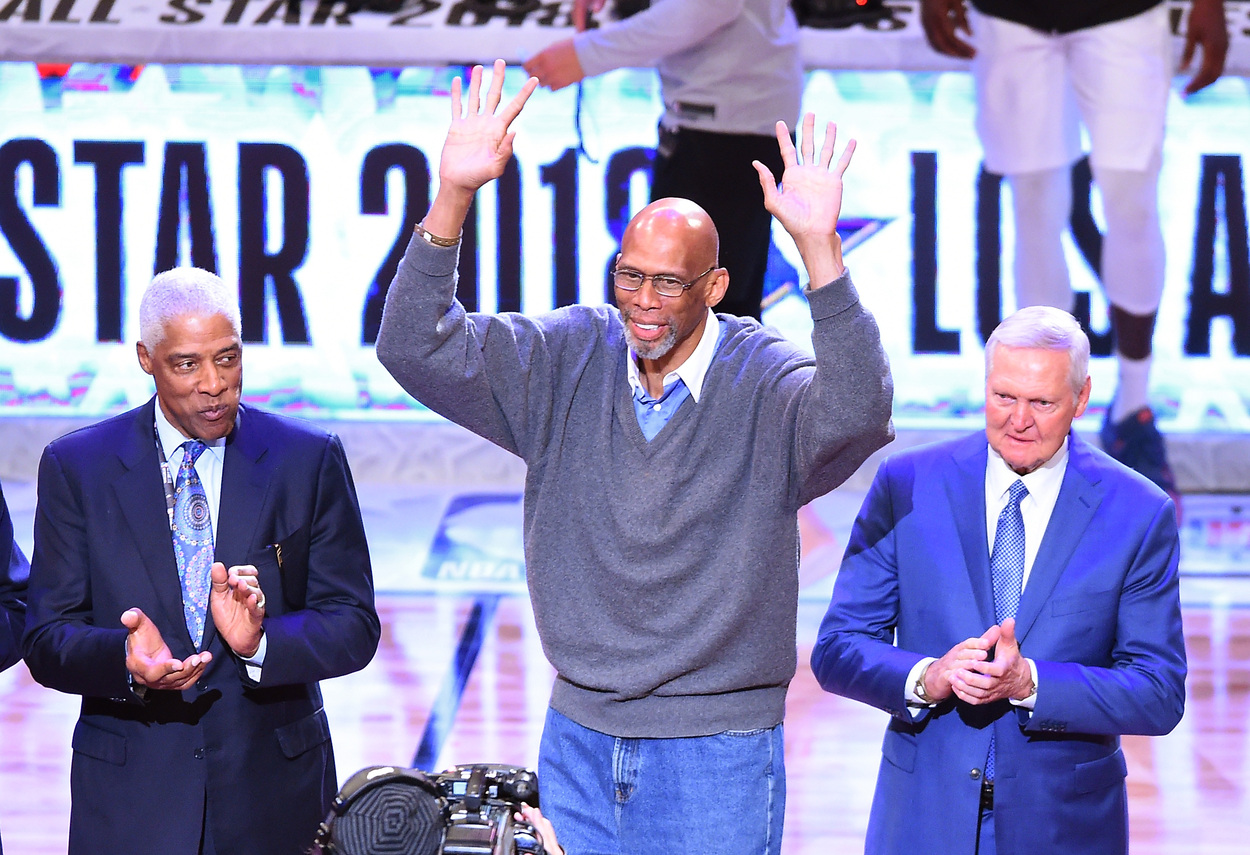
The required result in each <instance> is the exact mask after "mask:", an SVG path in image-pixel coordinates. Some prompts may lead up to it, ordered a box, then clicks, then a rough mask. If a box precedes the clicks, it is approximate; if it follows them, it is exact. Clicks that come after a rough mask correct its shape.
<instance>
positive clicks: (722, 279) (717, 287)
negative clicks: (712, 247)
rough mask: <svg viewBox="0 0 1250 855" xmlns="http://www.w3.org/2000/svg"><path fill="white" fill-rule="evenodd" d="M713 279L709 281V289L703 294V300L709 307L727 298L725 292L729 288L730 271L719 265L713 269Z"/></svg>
mask: <svg viewBox="0 0 1250 855" xmlns="http://www.w3.org/2000/svg"><path fill="white" fill-rule="evenodd" d="M713 274H715V275H713V276H712V280H711V281H710V282H708V285H707V290H706V291H705V292H704V294H703V302H704V304H705V305H707V307H708V308H709V309H711V308H714V307H715V306H716V305H717V304H718V303H720V301H721V300H723V299H725V292H726V291H728V290H729V271H728V270H726V269H725V268H723V267H718V268H716V270H714V271H713Z"/></svg>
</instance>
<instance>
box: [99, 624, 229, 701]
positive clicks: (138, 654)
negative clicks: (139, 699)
mask: <svg viewBox="0 0 1250 855" xmlns="http://www.w3.org/2000/svg"><path fill="white" fill-rule="evenodd" d="M121 621H122V626H124V627H126V629H128V630H129V631H130V634H129V635H127V636H126V670H128V671H129V672H130V673H131V674H133V675H134V680H135V682H136V683H138V684H139V685H141V686H147V687H148V688H149V689H175V690H176V689H185V688H187V687H189V686H192V685H194V684H195V681H196V680H198V679H200V677H201V675H203V673H204V668H205V667H206V666H207V665H208V663H209V662H211V661H212V658H213V654H211V653H209V652H208V651H204V652H203V653H196V654H193V655H192V656H190V657H188V658H187V659H186V660H185V661H184V660H179V659H175V658H174V657H173V654H171V653H170V652H169V645H167V644H166V643H165V639H164V638H162V637H161V631H160V629H158V628H157V626H156V624H154V623H152V621H151V619H150V618H149V617H148V616H147V615H145V614H144V613H143V610H142V609H127V610H126V611H124V612H122V617H121Z"/></svg>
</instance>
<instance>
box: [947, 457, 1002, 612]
mask: <svg viewBox="0 0 1250 855" xmlns="http://www.w3.org/2000/svg"><path fill="white" fill-rule="evenodd" d="M988 449H989V444H988V442H987V441H986V439H985V434H984V433H977V434H974V435H973V436H971V437H969V438H968V439H967V440H966V441H964V442H962V443H960V444H959V445H958V446H957V447H956V448H955V450H954V452H953V454H952V457H953V458H954V467H953V468H952V470H951V477H950V478H949V479H948V480H947V481H946V491H947V502H948V504H949V507H950V508H951V511H952V512H953V513H954V515H955V528H956V529H957V530H958V531H959V545H960V548H961V549H962V550H963V555H964V567H965V568H966V569H967V571H968V577H969V579H970V581H971V582H972V591H973V593H974V594H975V595H976V599H977V609H978V610H979V612H980V615H981V620H980V624H981V625H982V626H992V625H993V624H994V622H995V621H994V584H993V582H991V581H990V548H989V540H988V538H987V537H986V533H985V462H986V459H987V457H988V455H989V451H988Z"/></svg>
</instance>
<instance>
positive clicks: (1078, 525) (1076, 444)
mask: <svg viewBox="0 0 1250 855" xmlns="http://www.w3.org/2000/svg"><path fill="white" fill-rule="evenodd" d="M1068 455H1069V456H1068V467H1067V471H1065V472H1064V474H1063V484H1062V485H1061V486H1060V488H1059V498H1058V499H1057V500H1056V501H1055V509H1054V511H1052V512H1051V515H1050V522H1049V523H1047V524H1046V533H1045V534H1044V535H1043V536H1042V543H1041V546H1040V547H1038V551H1037V558H1035V559H1034V561H1033V569H1032V570H1031V571H1030V572H1029V580H1028V582H1027V583H1025V586H1024V591H1023V592H1022V593H1021V595H1020V606H1019V608H1018V609H1017V610H1016V639H1017V640H1019V641H1023V639H1024V637H1025V636H1026V635H1028V632H1029V629H1030V628H1031V627H1032V626H1033V624H1034V622H1035V621H1036V620H1037V618H1038V615H1040V614H1041V611H1042V607H1043V606H1044V605H1045V604H1046V601H1047V600H1048V599H1049V598H1050V595H1051V592H1052V591H1054V589H1055V585H1056V584H1058V582H1059V577H1060V576H1062V575H1063V571H1064V569H1065V568H1066V567H1067V566H1068V562H1069V561H1070V560H1071V558H1072V553H1073V552H1074V551H1075V550H1076V545H1077V543H1079V542H1080V540H1081V535H1082V534H1083V533H1084V531H1085V529H1086V527H1087V526H1088V525H1089V523H1090V520H1092V519H1093V518H1094V513H1095V512H1096V511H1097V510H1098V506H1099V504H1101V503H1102V496H1103V493H1102V489H1101V488H1100V487H1099V486H1098V484H1099V482H1100V481H1101V480H1102V476H1101V475H1100V473H1099V471H1098V465H1097V463H1096V462H1095V461H1094V457H1093V455H1092V454H1091V453H1090V449H1089V446H1088V445H1086V444H1085V443H1084V442H1082V441H1081V440H1080V439H1078V438H1077V435H1076V432H1075V431H1072V432H1070V433H1069V434H1068Z"/></svg>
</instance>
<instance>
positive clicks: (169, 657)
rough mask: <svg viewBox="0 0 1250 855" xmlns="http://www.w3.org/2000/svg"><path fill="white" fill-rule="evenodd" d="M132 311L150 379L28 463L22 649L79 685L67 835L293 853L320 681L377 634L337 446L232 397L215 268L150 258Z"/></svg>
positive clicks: (44, 676) (236, 351)
mask: <svg viewBox="0 0 1250 855" xmlns="http://www.w3.org/2000/svg"><path fill="white" fill-rule="evenodd" d="M139 325H140V334H141V341H140V342H139V344H138V345H137V351H138V357H139V364H140V366H141V367H142V368H143V370H144V371H146V372H147V373H148V374H150V375H152V377H153V379H154V381H155V383H156V396H155V397H154V398H153V399H152V400H150V401H148V402H147V403H146V404H144V405H143V406H141V407H139V408H138V409H135V410H132V411H130V412H128V413H123V414H122V415H120V416H116V417H114V418H111V419H108V420H107V421H104V422H101V423H100V424H97V425H94V426H92V427H88V428H85V429H83V430H79V431H76V432H74V433H71V434H68V435H67V436H64V437H61V438H60V439H58V440H56V441H55V442H53V443H51V444H50V445H49V446H48V447H47V448H46V449H45V450H44V454H43V459H42V460H41V461H40V464H39V485H38V488H39V498H38V505H37V508H36V513H35V548H34V554H33V556H32V560H31V573H30V600H29V605H30V610H29V613H28V616H27V618H28V619H27V627H26V634H25V639H24V647H25V653H26V662H27V665H28V666H29V668H30V672H31V674H32V675H34V677H35V679H36V680H38V681H39V682H40V683H43V684H44V685H46V686H49V687H51V688H54V689H58V690H60V691H62V692H68V693H71V694H76V695H81V696H82V711H81V714H80V716H79V719H78V723H77V726H76V727H75V729H74V736H73V749H74V752H73V761H72V766H71V771H70V793H71V796H72V801H73V806H72V810H71V814H70V832H69V852H70V853H71V855H80V853H81V855H87V853H90V855H101V854H102V853H127V855H133V854H134V853H150V855H158V853H159V855H279V853H286V855H297V853H302V852H304V851H306V850H307V849H308V848H309V847H310V846H311V844H312V842H313V837H314V835H315V833H316V830H317V825H318V822H319V821H320V820H321V819H322V818H324V816H325V815H326V812H327V810H328V808H329V805H330V802H331V800H332V799H333V797H334V793H335V791H336V790H337V789H338V780H337V776H336V773H335V768H334V754H333V750H332V748H331V744H330V730H329V723H328V721H327V719H326V713H325V710H324V708H323V707H322V701H321V692H320V689H319V688H318V681H319V680H324V679H328V678H330V677H335V676H338V675H341V674H346V673H349V672H351V671H356V670H358V669H360V668H363V667H364V666H365V665H366V664H367V663H368V662H369V660H370V659H371V658H372V657H373V654H374V651H375V650H376V649H377V644H378V638H379V635H380V627H379V622H378V616H377V613H376V611H375V609H374V600H373V581H372V574H371V570H370V562H369V551H368V547H367V545H366V543H365V533H364V526H363V524H362V522H361V517H360V508H359V505H358V503H357V500H356V493H355V487H354V486H353V484H352V478H351V473H350V471H349V469H348V465H347V459H346V457H345V455H344V453H343V447H342V445H341V444H340V442H339V440H338V439H337V437H335V436H333V435H331V434H328V433H326V432H324V431H321V430H319V429H317V428H314V427H313V426H311V425H308V424H304V423H302V422H299V421H297V420H294V419H287V418H283V417H281V416H277V415H274V414H271V413H266V412H264V411H262V410H258V409H254V408H251V407H242V406H240V403H239V399H240V397H241V393H242V385H243V363H242V359H243V353H242V343H241V338H240V334H239V311H238V305H237V302H236V298H235V297H234V296H233V295H232V294H230V293H229V289H227V288H226V287H225V284H224V283H222V281H221V280H220V279H218V278H217V277H216V276H214V275H212V274H211V273H207V272H206V271H202V270H196V269H194V268H179V269H177V270H173V271H168V272H166V273H162V274H160V275H159V276H157V277H156V278H155V279H154V280H153V281H152V284H151V285H150V286H149V288H148V289H147V291H146V292H145V293H144V296H143V299H142V302H141V303H140V307H139ZM227 568H229V569H227Z"/></svg>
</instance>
